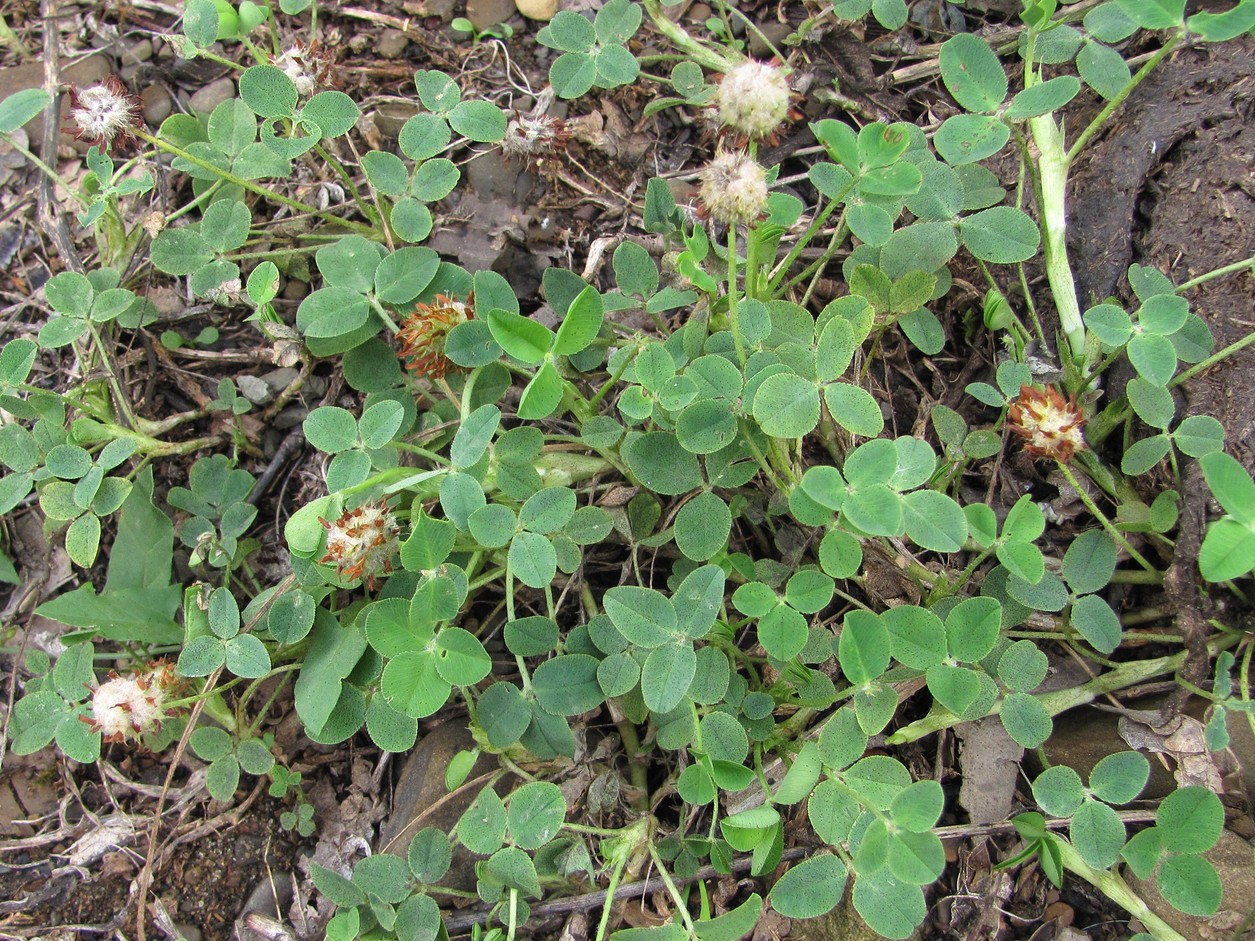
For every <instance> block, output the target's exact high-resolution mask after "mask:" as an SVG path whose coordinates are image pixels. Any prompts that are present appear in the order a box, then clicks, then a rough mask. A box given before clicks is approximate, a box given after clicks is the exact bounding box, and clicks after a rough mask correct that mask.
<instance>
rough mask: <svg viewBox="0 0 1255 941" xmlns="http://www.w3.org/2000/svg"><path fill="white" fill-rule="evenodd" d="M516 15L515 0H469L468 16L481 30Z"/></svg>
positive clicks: (467, 4) (476, 27)
mask: <svg viewBox="0 0 1255 941" xmlns="http://www.w3.org/2000/svg"><path fill="white" fill-rule="evenodd" d="M513 15H514V0H467V3H466V18H467V19H468V20H470V21H471V25H472V26H474V27H475V29H476V30H477V31H479V32H483V31H484V30H486V29H488V28H489V27H492V26H496V25H497V24H498V23H504V22H505V21H506V20H508V19H509V18H510V17H512V16H513Z"/></svg>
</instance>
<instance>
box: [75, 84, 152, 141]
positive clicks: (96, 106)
mask: <svg viewBox="0 0 1255 941" xmlns="http://www.w3.org/2000/svg"><path fill="white" fill-rule="evenodd" d="M70 117H71V118H72V119H73V120H74V124H75V126H77V128H78V138H79V140H84V141H87V142H88V143H89V144H95V145H96V146H97V147H99V148H100V149H101V151H102V152H108V150H109V148H110V147H112V146H113V144H114V142H115V141H117V142H120V143H123V144H126V143H130V142H131V141H133V140H135V133H134V132H135V128H137V127H139V125H140V103H139V99H138V98H136V97H135V96H134V95H132V94H130V93H129V92H128V91H127V90H126V86H125V85H123V84H122V80H121V79H120V78H118V77H117V76H116V75H109V76H106V77H105V79H104V81H102V82H100V83H98V84H96V85H89V86H88V87H87V88H71V89H70Z"/></svg>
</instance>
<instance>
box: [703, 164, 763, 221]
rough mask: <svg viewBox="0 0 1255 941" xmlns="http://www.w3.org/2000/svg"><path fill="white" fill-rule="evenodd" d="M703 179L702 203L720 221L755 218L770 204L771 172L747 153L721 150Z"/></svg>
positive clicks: (711, 215)
mask: <svg viewBox="0 0 1255 941" xmlns="http://www.w3.org/2000/svg"><path fill="white" fill-rule="evenodd" d="M701 179H702V189H701V201H702V206H703V207H704V208H705V210H706V214H707V215H709V216H710V218H712V219H714V220H715V221H716V222H723V223H726V224H728V225H734V224H736V223H738V222H746V223H748V222H752V221H753V220H755V219H757V218H758V217H759V216H760V215H762V212H763V209H764V208H765V207H766V205H767V174H766V172H765V171H764V170H763V168H762V167H761V166H760V165H759V164H758V163H757V162H756V161H754V160H752V159H750V158H749V157H747V156H745V155H744V154H740V153H736V152H735V151H730V150H725V151H720V152H719V153H717V154H716V155H715V159H714V160H712V161H711V162H710V165H709V166H708V167H706V169H705V170H703V171H702V173H701Z"/></svg>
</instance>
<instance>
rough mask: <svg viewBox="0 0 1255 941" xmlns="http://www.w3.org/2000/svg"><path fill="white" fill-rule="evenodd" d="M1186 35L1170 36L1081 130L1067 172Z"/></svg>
mask: <svg viewBox="0 0 1255 941" xmlns="http://www.w3.org/2000/svg"><path fill="white" fill-rule="evenodd" d="M1184 35H1185V31H1184V30H1180V31H1178V32H1177V33H1176V34H1175V35H1173V36H1172V37H1170V38H1169V39H1168V41H1167V42H1166V43H1164V44H1163V48H1161V49H1160V50H1159V51H1158V52H1156V53H1155V54H1154V55H1153V56H1151V57H1150V58H1149V59H1147V60H1146V64H1145V65H1143V66H1142V67H1141V68H1140V69H1138V70H1137V73H1136V74H1135V75H1134V76H1133V77H1132V78H1130V79H1129V80H1128V81H1127V82H1126V83H1125V85H1124V87H1123V88H1121V89H1120V90H1119V91H1118V92H1117V93H1116V96H1115V97H1114V98H1112V99H1111V100H1110V101H1109V102H1107V104H1106V106H1105V107H1104V108H1103V109H1102V110H1101V111H1099V112H1098V114H1097V115H1095V116H1094V120H1092V121H1090V122H1089V125H1088V126H1087V127H1086V128H1085V130H1083V131H1081V136H1080V137H1078V138H1077V139H1076V143H1074V144H1073V145H1072V146H1071V147H1070V148H1069V149H1068V152H1067V156H1066V157H1065V160H1066V166H1065V172H1066V168H1067V167H1070V166H1071V165H1072V162H1073V161H1074V160H1076V158H1077V156H1078V155H1079V154H1080V152H1081V151H1082V150H1083V149H1084V148H1085V145H1086V144H1088V143H1089V142H1090V140H1092V139H1093V137H1094V135H1095V134H1097V133H1098V132H1099V131H1100V130H1102V126H1103V125H1104V124H1106V123H1107V120H1108V119H1109V118H1110V117H1111V116H1112V115H1113V114H1115V112H1116V109H1117V108H1119V107H1120V105H1122V104H1124V100H1125V99H1126V98H1128V97H1129V95H1130V94H1132V92H1133V89H1135V88H1137V86H1138V85H1140V84H1141V83H1142V81H1143V80H1144V79H1145V78H1146V76H1147V75H1149V74H1150V73H1151V72H1152V71H1153V70H1154V68H1155V66H1157V65H1158V64H1159V63H1160V62H1162V61H1163V60H1164V59H1165V58H1166V57H1167V56H1168V54H1169V53H1170V52H1172V50H1173V49H1175V48H1176V47H1177V45H1178V44H1179V43H1180V42H1181V39H1182V38H1183V37H1184Z"/></svg>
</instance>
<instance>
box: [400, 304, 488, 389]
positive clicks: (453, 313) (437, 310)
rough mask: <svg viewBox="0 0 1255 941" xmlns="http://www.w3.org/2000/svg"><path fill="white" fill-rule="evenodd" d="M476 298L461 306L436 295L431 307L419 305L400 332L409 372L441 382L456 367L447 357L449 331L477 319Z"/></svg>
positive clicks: (403, 353)
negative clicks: (453, 366)
mask: <svg viewBox="0 0 1255 941" xmlns="http://www.w3.org/2000/svg"><path fill="white" fill-rule="evenodd" d="M473 303H474V295H473V294H468V295H467V297H466V301H465V302H462V301H459V300H456V299H454V298H452V297H449V296H447V295H445V294H437V295H436V296H435V297H434V298H432V301H431V303H430V304H416V305H415V306H414V310H413V312H412V313H411V314H410V315H409V316H408V317H406V318H405V321H404V323H402V324H401V329H400V330H398V331H397V342H399V343H400V344H401V350H400V353H401V358H402V359H403V360H405V365H406V368H407V369H409V371H410V372H411V373H412V374H413V375H415V376H417V377H420V378H427V379H441V378H443V377H444V374H445V373H446V372H448V370H449V367H450V366H451V365H453V364H452V363H451V362H450V361H449V358H448V357H447V356H445V352H444V347H445V340H447V339H448V337H449V331H450V330H452V329H453V328H454V327H456V326H457V325H458V324H460V323H466V321H468V320H470V319H472V318H473V317H474V316H475V311H474V307H473Z"/></svg>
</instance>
